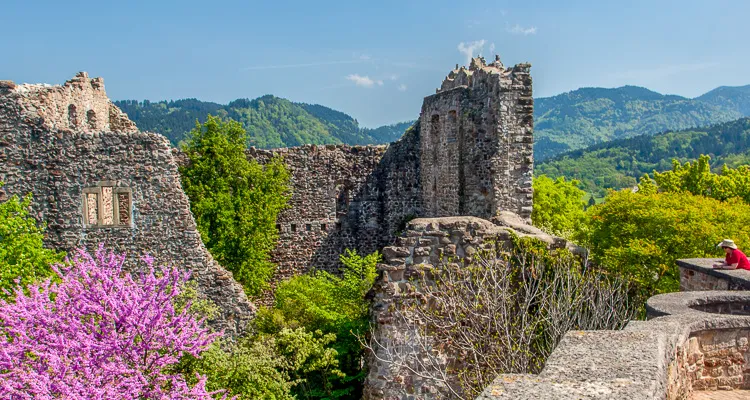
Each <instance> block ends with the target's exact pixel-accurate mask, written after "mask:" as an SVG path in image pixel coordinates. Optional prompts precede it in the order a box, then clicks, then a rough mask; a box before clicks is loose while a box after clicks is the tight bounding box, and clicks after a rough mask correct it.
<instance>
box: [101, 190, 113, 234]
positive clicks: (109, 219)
mask: <svg viewBox="0 0 750 400" xmlns="http://www.w3.org/2000/svg"><path fill="white" fill-rule="evenodd" d="M114 223H115V207H114V197H113V196H112V187H102V225H114Z"/></svg>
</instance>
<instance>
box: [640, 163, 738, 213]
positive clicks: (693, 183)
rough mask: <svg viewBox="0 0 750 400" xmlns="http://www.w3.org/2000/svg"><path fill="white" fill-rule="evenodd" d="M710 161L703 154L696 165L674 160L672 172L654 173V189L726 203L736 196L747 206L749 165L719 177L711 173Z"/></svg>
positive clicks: (726, 168)
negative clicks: (699, 196) (690, 194)
mask: <svg viewBox="0 0 750 400" xmlns="http://www.w3.org/2000/svg"><path fill="white" fill-rule="evenodd" d="M710 161H711V158H710V157H709V156H705V155H702V156H700V158H699V159H698V160H696V161H695V162H692V163H691V162H686V163H685V164H681V163H680V162H679V161H677V160H673V167H672V170H671V171H667V172H663V173H659V172H655V173H654V181H655V182H656V184H655V186H656V187H658V189H659V190H660V191H663V192H673V193H679V192H683V191H685V192H689V193H692V194H695V195H701V196H706V197H711V198H713V199H717V200H727V199H730V198H733V197H739V198H741V199H742V200H744V201H745V203H748V204H750V166H747V165H743V166H740V167H739V168H736V169H734V168H729V167H727V166H726V165H724V167H723V168H722V169H721V173H720V174H715V173H713V172H711V167H710Z"/></svg>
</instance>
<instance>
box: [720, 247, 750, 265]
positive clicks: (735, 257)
mask: <svg viewBox="0 0 750 400" xmlns="http://www.w3.org/2000/svg"><path fill="white" fill-rule="evenodd" d="M724 261H726V263H727V264H729V265H732V264H737V269H747V270H750V261H748V260H747V256H746V255H745V253H743V252H741V251H740V250H739V249H734V250H732V252H731V253H729V254H727V257H726V258H725V259H724Z"/></svg>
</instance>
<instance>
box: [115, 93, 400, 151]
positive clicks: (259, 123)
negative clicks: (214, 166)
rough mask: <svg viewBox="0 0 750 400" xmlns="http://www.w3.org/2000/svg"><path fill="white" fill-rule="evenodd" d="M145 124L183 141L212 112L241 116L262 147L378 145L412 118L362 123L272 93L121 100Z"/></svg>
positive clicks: (147, 128)
mask: <svg viewBox="0 0 750 400" xmlns="http://www.w3.org/2000/svg"><path fill="white" fill-rule="evenodd" d="M115 105H117V106H118V107H120V109H122V111H124V112H125V113H126V114H128V117H130V119H131V120H132V121H133V122H135V124H136V125H137V126H138V128H139V129H141V130H144V131H151V132H157V133H161V134H162V135H164V136H166V137H167V138H169V140H170V141H171V142H172V143H173V144H174V145H178V144H179V143H180V142H182V141H183V140H185V139H186V134H187V133H188V132H189V131H190V130H191V129H192V128H193V126H194V124H195V120H196V119H197V120H198V121H200V122H201V123H204V122H206V121H207V120H208V116H209V115H216V116H219V117H221V118H231V119H234V120H236V121H239V122H240V123H241V124H242V126H243V127H244V128H245V130H246V131H247V132H248V137H247V144H248V145H250V146H256V147H261V148H275V147H290V146H299V145H303V144H339V143H346V144H352V145H355V144H375V143H390V142H392V141H394V140H396V139H398V138H399V137H400V136H401V134H403V133H404V130H405V129H406V128H407V127H408V126H409V125H411V123H401V124H394V125H389V126H383V127H380V128H376V129H367V128H361V127H360V126H359V122H357V120H356V119H354V118H352V117H351V116H349V115H347V114H344V113H342V112H340V111H336V110H332V109H330V108H328V107H324V106H321V105H317V104H304V103H293V102H291V101H289V100H286V99H281V98H278V97H274V96H271V95H266V96H263V97H259V98H257V99H255V100H248V99H238V100H235V101H232V102H230V103H229V104H227V105H222V104H216V103H211V102H204V101H199V100H196V99H185V100H177V101H160V102H150V101H148V100H144V101H143V102H138V101H135V100H124V101H117V102H115Z"/></svg>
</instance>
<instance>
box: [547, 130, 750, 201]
mask: <svg viewBox="0 0 750 400" xmlns="http://www.w3.org/2000/svg"><path fill="white" fill-rule="evenodd" d="M702 154H707V155H710V156H711V157H712V161H711V163H710V165H711V169H713V170H714V171H717V170H720V169H721V167H722V165H724V164H727V165H728V166H730V167H732V166H739V165H743V164H750V118H743V119H739V120H736V121H732V122H727V123H723V124H719V125H715V126H712V127H709V128H704V129H697V130H696V129H693V130H687V131H678V132H667V133H663V134H659V135H655V136H638V137H635V138H631V139H624V140H616V141H612V142H608V143H604V144H600V145H596V146H592V147H590V148H587V149H585V150H579V151H575V152H571V153H568V154H565V155H563V156H560V157H557V158H554V159H551V160H547V161H544V162H542V163H540V164H537V165H536V167H535V171H534V172H535V173H536V174H546V175H548V176H550V177H552V178H556V177H559V176H565V177H567V178H569V179H576V180H579V181H581V185H582V189H584V190H585V191H587V192H589V193H592V194H594V195H596V196H597V197H603V196H604V195H606V192H607V189H622V188H626V187H633V186H635V185H636V178H638V177H641V176H643V174H647V173H651V172H653V171H668V170H671V169H672V168H673V165H672V162H671V160H673V159H677V160H679V161H683V162H684V161H690V160H695V159H698V158H699V157H700V156H701V155H702Z"/></svg>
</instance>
